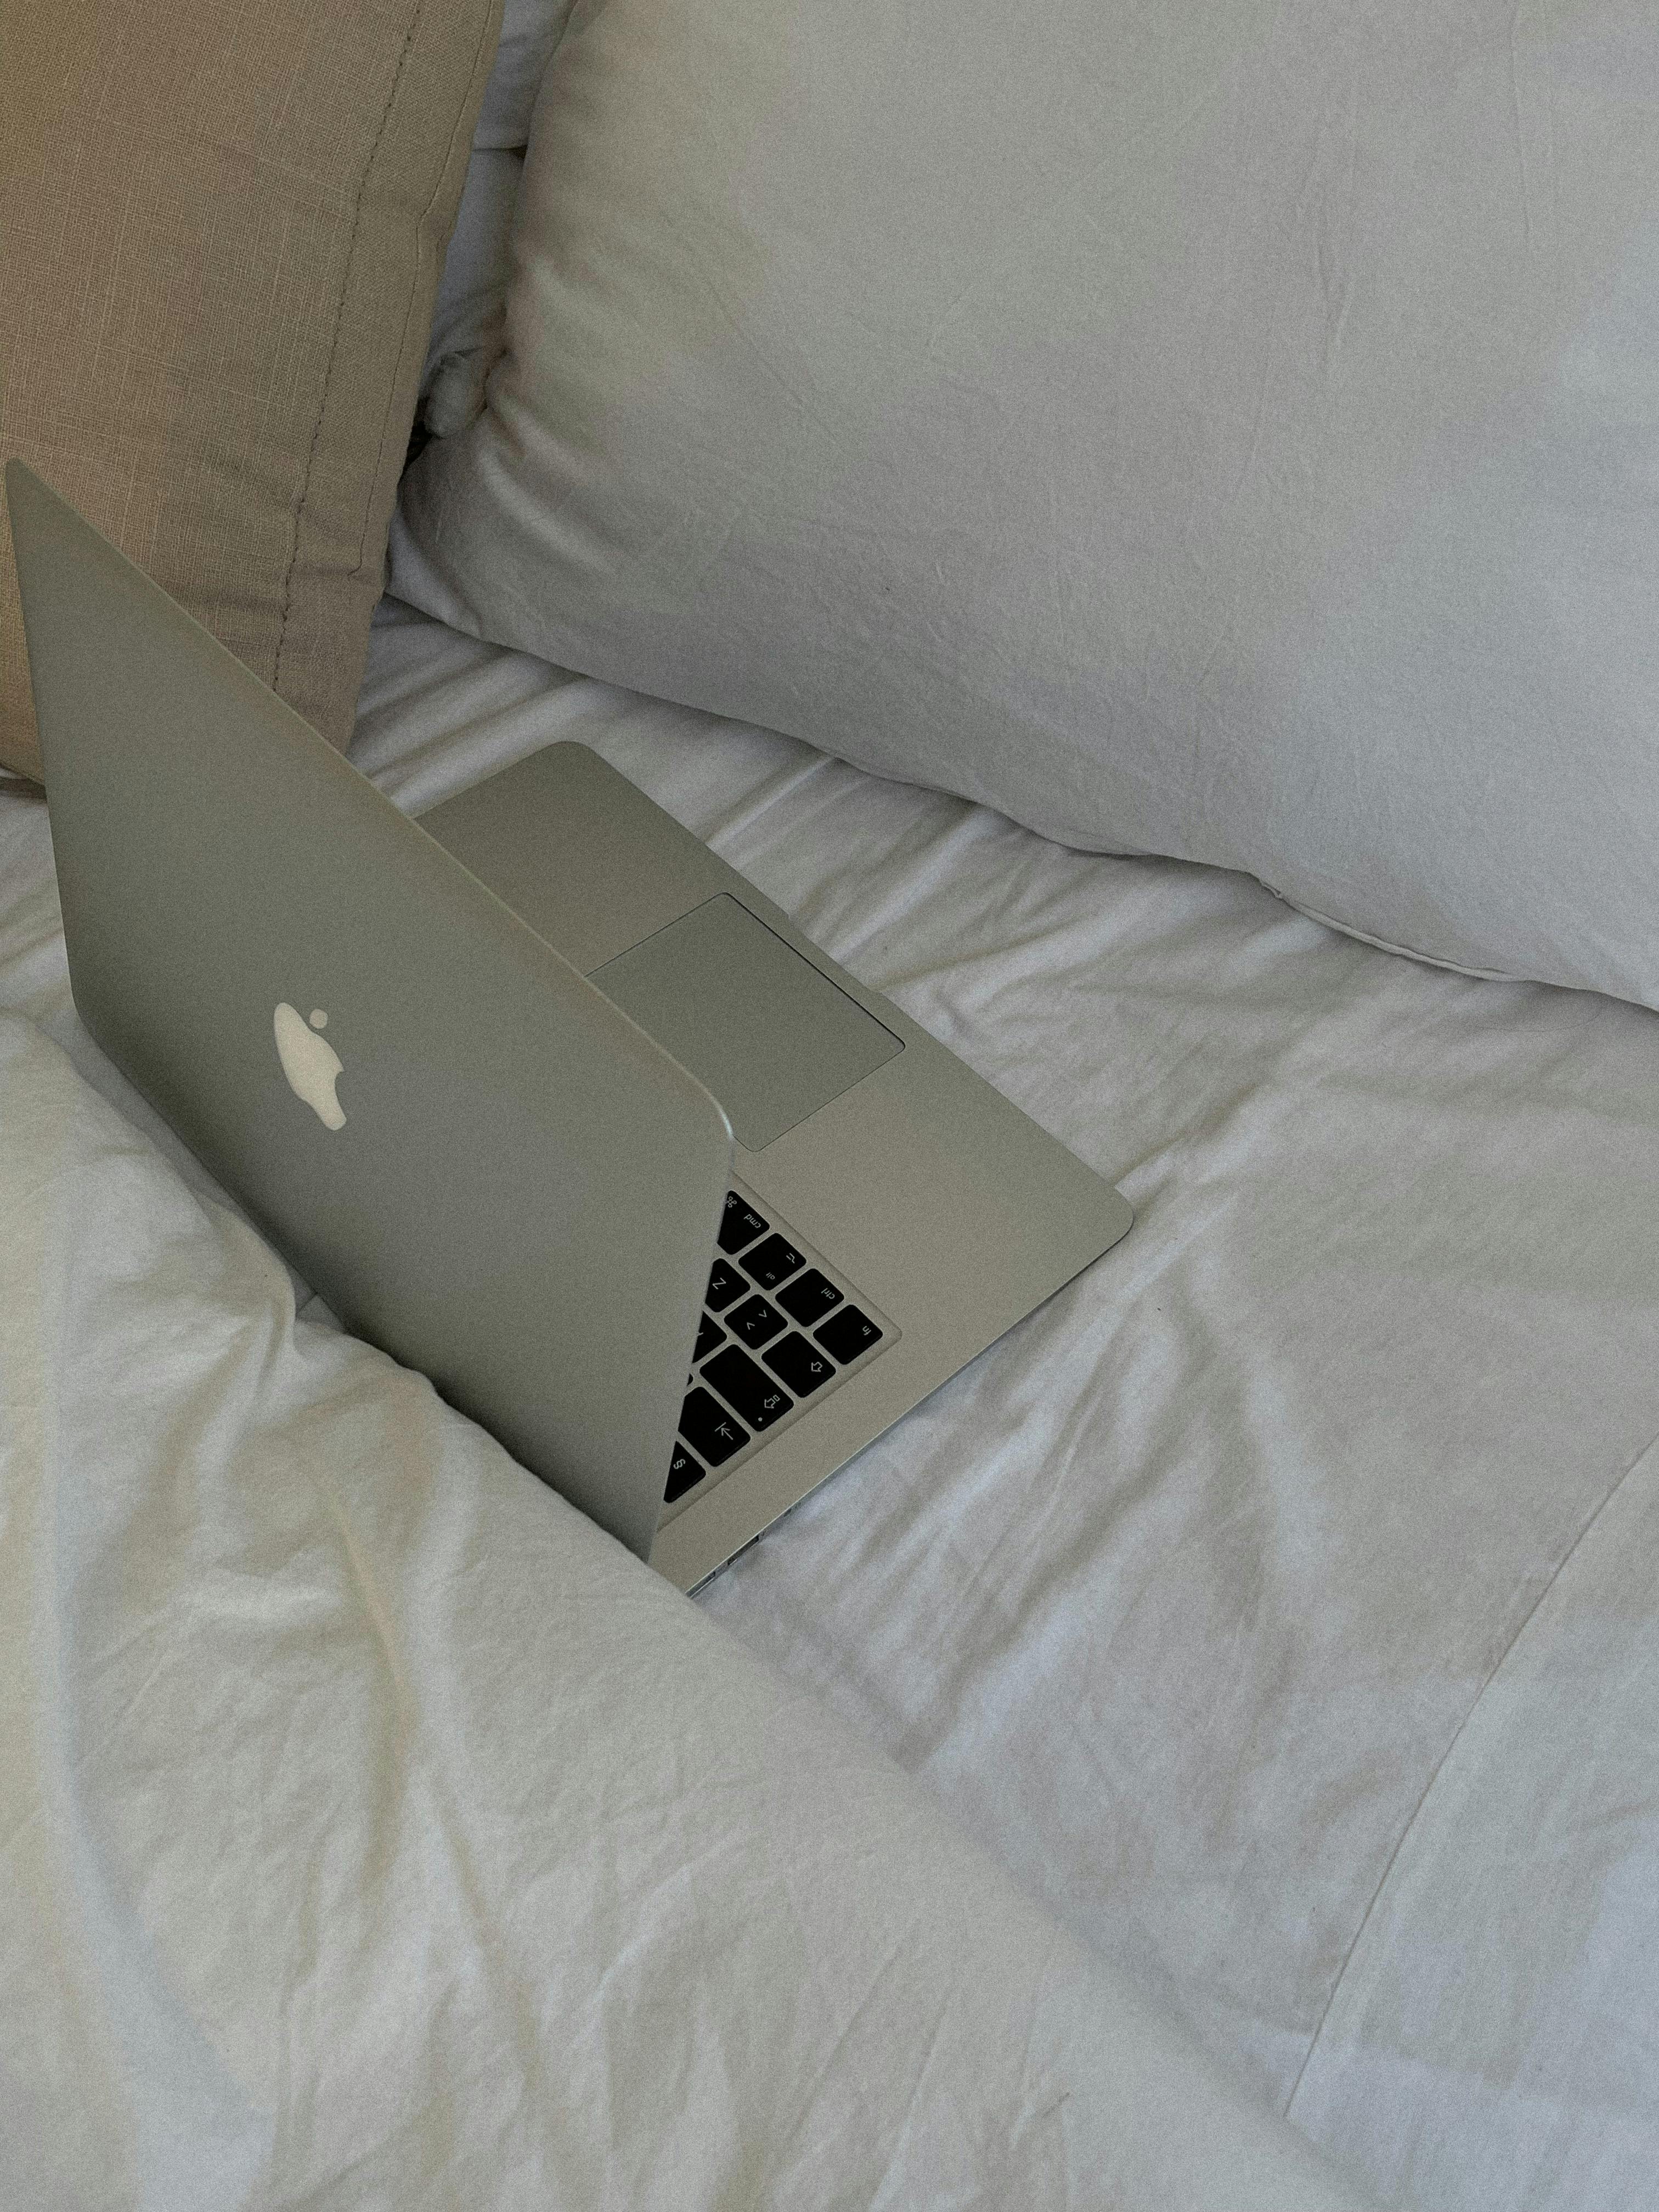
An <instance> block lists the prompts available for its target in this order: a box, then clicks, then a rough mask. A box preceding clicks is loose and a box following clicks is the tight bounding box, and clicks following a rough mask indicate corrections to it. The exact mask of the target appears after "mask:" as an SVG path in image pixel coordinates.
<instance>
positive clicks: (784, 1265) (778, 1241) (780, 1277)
mask: <svg viewBox="0 0 1659 2212" xmlns="http://www.w3.org/2000/svg"><path fill="white" fill-rule="evenodd" d="M743 1264H744V1267H747V1268H748V1270H749V1272H750V1274H751V1275H752V1276H753V1277H754V1279H755V1280H756V1281H757V1283H758V1284H759V1285H760V1286H761V1288H762V1290H763V1291H773V1290H775V1289H776V1288H777V1286H778V1285H779V1284H780V1283H781V1282H784V1281H787V1279H788V1278H789V1277H790V1276H791V1275H793V1273H794V1272H795V1270H796V1268H797V1267H805V1265H806V1255H805V1253H804V1252H797V1251H796V1249H795V1248H794V1246H793V1244H792V1243H790V1242H789V1240H788V1239H787V1237H768V1238H767V1240H766V1242H765V1243H763V1244H757V1245H756V1247H755V1249H754V1250H753V1251H752V1252H750V1254H749V1255H747V1257H746V1258H745V1259H744V1263H743Z"/></svg>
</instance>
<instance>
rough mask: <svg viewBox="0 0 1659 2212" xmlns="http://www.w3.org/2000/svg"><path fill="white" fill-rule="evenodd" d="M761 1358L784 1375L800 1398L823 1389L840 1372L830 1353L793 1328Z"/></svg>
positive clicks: (763, 1353)
mask: <svg viewBox="0 0 1659 2212" xmlns="http://www.w3.org/2000/svg"><path fill="white" fill-rule="evenodd" d="M761 1358H763V1360H764V1361H765V1362H766V1364H767V1365H768V1366H769V1367H770V1368H774V1369H775V1370H776V1371H777V1373H778V1374H780V1375H781V1376H782V1377H783V1379H784V1381H785V1382H786V1383H787V1384H788V1385H789V1388H790V1389H792V1390H793V1392H794V1394H795V1395H796V1396H797V1397H798V1398H805V1396H807V1395H808V1394H809V1393H810V1392H811V1391H813V1390H818V1389H823V1385H824V1384H825V1383H827V1382H828V1381H829V1377H830V1376H832V1375H833V1374H834V1373H835V1371H836V1370H835V1366H834V1364H833V1362H832V1361H831V1359H830V1358H829V1353H828V1352H821V1351H820V1350H819V1349H818V1347H817V1345H816V1344H809V1343H808V1342H807V1341H806V1339H805V1337H804V1336H797V1335H796V1334H795V1332H794V1330H793V1328H792V1329H791V1330H790V1332H789V1334H788V1335H787V1336H786V1337H785V1338H784V1340H783V1342H782V1343H781V1344H775V1345H774V1346H772V1349H771V1350H770V1351H769V1352H762V1354H761Z"/></svg>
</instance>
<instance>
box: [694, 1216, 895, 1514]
mask: <svg viewBox="0 0 1659 2212" xmlns="http://www.w3.org/2000/svg"><path fill="white" fill-rule="evenodd" d="M719 1245H720V1249H719V1251H718V1252H717V1254H716V1255H715V1258H714V1267H712V1268H711V1269H710V1271H709V1276H708V1290H707V1291H705V1292H704V1294H703V1312H702V1319H701V1320H700V1322H698V1324H697V1341H696V1349H695V1350H694V1351H693V1352H692V1354H691V1369H692V1371H691V1373H690V1376H688V1377H687V1378H686V1379H687V1383H688V1388H687V1390H686V1394H685V1402H684V1405H683V1406H682V1407H681V1408H680V1432H679V1435H678V1437H677V1438H676V1440H675V1445H674V1455H673V1460H672V1462H671V1465H670V1467H669V1470H668V1486H667V1488H666V1489H665V1491H664V1492H663V1503H664V1504H666V1505H672V1504H674V1503H675V1502H676V1501H677V1500H678V1499H679V1498H684V1496H685V1495H686V1493H687V1492H689V1491H691V1490H695V1489H696V1486H697V1485H698V1484H699V1483H700V1482H702V1481H704V1480H707V1478H708V1476H709V1475H710V1474H713V1473H714V1471H715V1470H716V1469H720V1470H724V1469H726V1468H728V1467H729V1466H730V1465H731V1463H732V1461H734V1460H736V1459H738V1458H739V1457H741V1455H743V1454H744V1452H745V1451H747V1450H748V1449H749V1448H750V1446H751V1445H752V1444H754V1443H757V1441H758V1440H759V1439H760V1438H761V1437H764V1436H767V1435H769V1433H770V1432H771V1431H773V1430H775V1428H777V1427H778V1426H779V1425H780V1424H781V1423H782V1422H784V1421H787V1420H788V1419H789V1418H790V1417H791V1415H792V1414H793V1413H798V1412H799V1411H800V1409H801V1407H802V1406H803V1405H804V1403H805V1401H807V1400H809V1399H811V1398H812V1397H814V1396H815V1395H817V1392H819V1391H821V1390H823V1389H827V1388H828V1387H829V1384H830V1383H833V1382H834V1381H835V1379H836V1376H838V1375H841V1374H842V1373H843V1372H844V1371H845V1370H846V1369H848V1368H849V1367H852V1366H854V1365H855V1364H858V1363H860V1361H863V1360H866V1359H867V1358H871V1357H872V1356H873V1355H874V1354H875V1353H876V1352H878V1351H879V1350H881V1348H882V1347H883V1346H884V1345H887V1344H889V1343H890V1342H891V1341H892V1338H893V1334H894V1331H893V1330H892V1328H891V1327H890V1325H889V1324H886V1323H884V1322H878V1321H877V1320H876V1319H875V1318H874V1317H873V1316H872V1314H871V1313H869V1312H868V1311H866V1305H867V1303H868V1302H867V1301H865V1302H863V1303H861V1302H860V1298H859V1297H858V1294H857V1293H856V1292H855V1291H854V1289H853V1288H852V1285H850V1284H849V1283H848V1281H847V1279H846V1278H845V1277H844V1276H838V1275H836V1273H834V1271H832V1270H831V1269H830V1268H829V1265H828V1263H827V1262H826V1261H823V1259H822V1258H821V1257H819V1256H818V1255H816V1254H812V1253H809V1252H808V1251H806V1250H805V1249H804V1248H803V1247H802V1246H801V1245H799V1244H798V1243H796V1242H795V1241H794V1239H793V1237H792V1236H790V1235H789V1234H787V1233H786V1231H784V1230H783V1229H782V1228H781V1226H780V1225H778V1224H777V1223H775V1222H774V1221H771V1220H769V1219H768V1218H767V1216H766V1215H765V1214H764V1213H763V1212H761V1210H760V1209H759V1207H757V1206H756V1205H754V1203H753V1202H752V1201H751V1200H750V1199H748V1198H746V1197H745V1196H744V1194H743V1193H742V1192H740V1191H736V1190H733V1191H728V1192H727V1193H726V1212H725V1213H724V1215H723V1216H722V1217H721V1220H720V1236H719Z"/></svg>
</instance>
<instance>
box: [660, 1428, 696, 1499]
mask: <svg viewBox="0 0 1659 2212" xmlns="http://www.w3.org/2000/svg"><path fill="white" fill-rule="evenodd" d="M701 1481H702V1468H700V1467H699V1466H698V1465H697V1462H696V1460H694V1459H693V1458H692V1456H691V1455H690V1452H689V1451H687V1449H685V1446H684V1444H679V1443H677V1444H676V1445H675V1447H674V1456H673V1458H672V1459H671V1460H670V1461H669V1462H668V1487H667V1489H666V1490H665V1491H664V1492H663V1494H662V1502H663V1504H665V1505H671V1504H673V1503H674V1500H675V1499H676V1498H684V1495H685V1493H686V1492H687V1491H688V1490H695V1489H696V1486H697V1485H698V1484H699V1483H700V1482H701Z"/></svg>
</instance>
